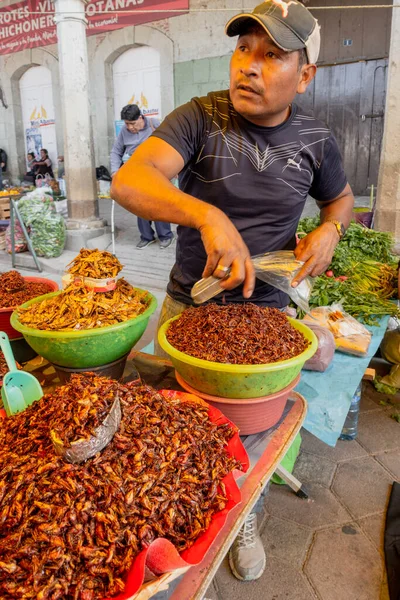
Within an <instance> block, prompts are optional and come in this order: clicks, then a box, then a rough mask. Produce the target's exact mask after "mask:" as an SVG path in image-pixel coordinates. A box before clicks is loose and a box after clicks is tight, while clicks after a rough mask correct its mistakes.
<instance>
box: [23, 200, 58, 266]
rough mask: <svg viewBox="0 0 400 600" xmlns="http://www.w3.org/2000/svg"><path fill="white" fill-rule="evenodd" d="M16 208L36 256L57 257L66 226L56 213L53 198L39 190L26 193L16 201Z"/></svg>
mask: <svg viewBox="0 0 400 600" xmlns="http://www.w3.org/2000/svg"><path fill="white" fill-rule="evenodd" d="M18 210H19V212H20V214H21V217H22V219H23V221H24V224H25V226H26V227H27V228H29V237H30V238H31V240H32V246H33V248H34V250H35V252H36V254H37V255H38V256H45V257H46V258H57V257H58V256H60V255H61V254H62V252H63V250H64V247H65V242H66V228H65V223H64V219H63V217H62V216H61V215H59V214H57V212H56V210H55V206H54V201H53V198H52V197H51V196H49V195H47V194H45V193H44V192H43V191H41V190H35V191H34V192H31V193H29V194H26V195H25V196H23V197H22V198H21V200H19V202H18Z"/></svg>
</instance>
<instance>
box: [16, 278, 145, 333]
mask: <svg viewBox="0 0 400 600" xmlns="http://www.w3.org/2000/svg"><path fill="white" fill-rule="evenodd" d="M149 304H150V300H149V297H148V294H147V293H146V292H141V291H137V290H135V289H134V288H133V287H132V286H131V285H130V284H129V283H128V282H127V281H125V279H123V278H121V279H119V280H118V281H117V285H116V287H115V289H114V290H113V291H111V292H95V291H93V290H92V289H89V288H87V287H86V286H85V285H84V284H83V283H81V282H79V281H78V282H74V283H71V284H70V285H69V286H68V287H67V288H66V289H65V290H63V291H62V292H60V293H59V294H57V295H56V296H51V297H49V298H44V299H43V300H42V301H41V302H37V303H34V304H32V305H31V306H29V307H27V308H20V309H19V311H18V318H19V321H20V322H21V323H22V324H23V325H27V326H28V327H32V328H33V329H46V330H53V331H65V330H68V329H94V328H98V327H106V326H107V325H114V324H115V323H122V322H123V321H127V320H128V319H133V318H134V317H137V316H138V315H140V314H141V313H142V312H144V311H145V310H146V308H147V307H148V306H149Z"/></svg>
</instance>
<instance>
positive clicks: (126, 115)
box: [121, 104, 142, 121]
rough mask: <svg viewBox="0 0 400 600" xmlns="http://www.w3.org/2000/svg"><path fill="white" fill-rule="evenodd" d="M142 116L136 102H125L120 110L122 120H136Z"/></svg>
mask: <svg viewBox="0 0 400 600" xmlns="http://www.w3.org/2000/svg"><path fill="white" fill-rule="evenodd" d="M141 116H142V113H141V112H140V108H139V107H138V105H137V104H127V106H124V108H123V109H122V110H121V119H122V120H123V121H137V120H138V118H139V117H141Z"/></svg>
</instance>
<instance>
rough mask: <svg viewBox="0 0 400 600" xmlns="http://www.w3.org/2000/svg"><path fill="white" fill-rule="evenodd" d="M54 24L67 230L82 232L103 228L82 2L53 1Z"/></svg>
mask: <svg viewBox="0 0 400 600" xmlns="http://www.w3.org/2000/svg"><path fill="white" fill-rule="evenodd" d="M55 22H56V25H57V38H58V56H59V61H60V94H61V111H62V121H63V128H64V152H63V154H64V160H65V179H66V185H67V193H68V211H69V220H68V222H67V228H68V229H70V230H71V229H72V230H74V229H75V230H81V232H82V233H83V231H85V232H87V231H88V230H95V229H99V228H102V227H103V225H104V221H102V220H101V219H99V212H98V201H97V183H96V176H95V163H94V152H93V137H92V126H91V120H90V100H89V71H88V55H87V45H86V25H87V20H86V17H85V0H55ZM60 153H61V152H60ZM103 232H104V230H103V231H101V232H99V231H98V232H96V233H95V232H94V231H92V235H89V236H87V235H85V238H86V239H87V237H97V236H98V235H101V233H103ZM77 243H78V245H79V243H82V242H77ZM71 249H74V248H71Z"/></svg>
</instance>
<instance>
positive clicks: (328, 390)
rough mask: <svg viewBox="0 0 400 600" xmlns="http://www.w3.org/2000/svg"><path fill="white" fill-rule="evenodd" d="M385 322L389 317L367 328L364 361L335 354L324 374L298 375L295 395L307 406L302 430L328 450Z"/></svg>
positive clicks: (385, 325)
mask: <svg viewBox="0 0 400 600" xmlns="http://www.w3.org/2000/svg"><path fill="white" fill-rule="evenodd" d="M388 320H389V317H385V318H383V319H382V320H381V321H380V325H379V327H368V329H369V330H370V331H371V333H372V339H371V344H370V347H369V351H368V355H367V356H366V357H363V358H360V357H358V356H351V355H350V354H344V353H342V352H335V356H334V359H333V361H332V362H331V364H330V365H329V367H328V369H327V370H326V371H325V372H324V373H317V372H316V371H302V374H301V381H300V383H299V385H298V386H297V388H296V391H297V392H299V393H300V394H301V395H302V396H304V398H305V399H306V400H307V403H308V412H307V418H306V420H305V423H304V427H305V428H306V429H307V431H309V432H310V433H312V434H314V435H315V436H316V437H317V438H319V439H320V440H322V441H323V442H325V443H326V444H329V445H330V446H335V444H336V442H337V440H338V438H339V436H340V434H341V432H342V429H343V425H344V422H345V420H346V417H347V413H348V412H349V408H350V404H351V400H352V398H353V396H354V393H355V391H356V389H357V387H358V385H359V383H360V381H361V379H362V377H363V375H364V373H365V370H366V369H367V367H368V365H369V363H370V360H371V358H372V357H373V356H374V354H375V353H376V351H377V349H378V348H379V346H380V343H381V341H382V338H383V336H384V335H385V331H386V328H387V324H388Z"/></svg>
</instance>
